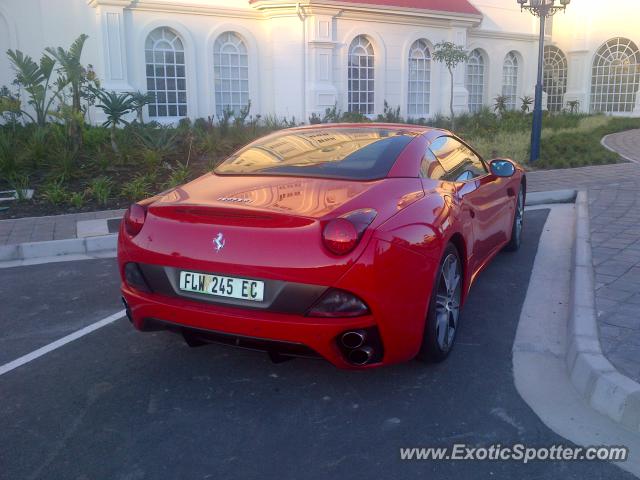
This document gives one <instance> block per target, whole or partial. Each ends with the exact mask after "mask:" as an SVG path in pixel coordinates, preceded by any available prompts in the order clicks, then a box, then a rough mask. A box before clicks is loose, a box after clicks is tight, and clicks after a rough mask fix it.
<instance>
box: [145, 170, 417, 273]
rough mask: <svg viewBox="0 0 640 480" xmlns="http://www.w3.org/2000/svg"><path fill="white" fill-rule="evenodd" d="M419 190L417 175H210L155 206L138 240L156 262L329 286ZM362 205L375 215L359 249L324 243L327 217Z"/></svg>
mask: <svg viewBox="0 0 640 480" xmlns="http://www.w3.org/2000/svg"><path fill="white" fill-rule="evenodd" d="M422 195H423V191H422V186H421V183H420V181H419V179H417V178H414V179H410V178H388V179H384V180H376V181H369V182H361V181H350V180H329V179H319V178H300V177H273V176H268V177H266V176H262V177H257V176H217V175H215V174H207V175H204V176H203V177H200V178H199V179H197V180H195V181H193V182H191V183H189V184H187V185H184V186H182V187H178V188H176V189H174V190H173V191H171V192H169V193H167V194H165V195H163V196H162V197H160V198H159V199H157V200H156V201H154V202H153V203H151V204H150V205H149V207H148V214H147V219H146V221H145V224H144V227H143V229H142V231H141V233H140V234H138V235H137V236H136V237H135V238H134V243H136V244H137V245H138V246H140V247H142V248H144V249H145V250H147V251H148V252H149V253H151V254H152V255H153V257H154V260H153V263H156V264H159V265H166V266H173V267H179V268H184V269H195V270H198V271H207V272H211V273H219V274H227V275H237V276H243V275H244V276H248V277H256V278H271V279H277V280H286V281H294V282H301V283H313V284H318V285H330V284H332V283H333V282H335V281H336V280H337V279H338V278H340V276H341V275H342V274H344V273H345V272H346V270H347V269H348V268H349V267H350V266H351V265H352V264H353V263H354V262H355V261H356V260H357V259H358V257H359V256H360V255H361V254H362V252H363V251H364V249H365V248H366V244H367V243H368V241H369V239H370V237H371V233H372V230H373V229H374V228H375V227H376V225H379V224H380V223H382V222H384V221H385V220H387V219H388V218H389V217H391V216H392V215H393V214H394V213H395V212H397V211H399V210H400V209H401V208H404V207H405V206H407V205H409V204H410V203H412V202H413V201H414V200H415V199H417V198H420V196H422ZM361 208H373V209H375V210H376V211H377V212H378V214H377V216H376V218H375V220H374V221H373V223H372V224H371V225H370V227H369V228H368V229H367V231H366V232H365V233H364V235H363V237H362V239H361V240H360V242H359V244H358V246H357V247H356V248H355V249H354V250H353V251H352V252H350V253H349V254H347V255H344V256H336V255H334V254H332V253H330V252H329V251H328V250H327V249H326V248H325V247H324V245H323V243H322V229H323V228H324V225H325V224H326V222H327V221H329V220H331V219H333V218H335V217H338V216H340V215H342V214H344V213H348V212H351V211H353V210H357V209H361ZM221 244H222V245H221Z"/></svg>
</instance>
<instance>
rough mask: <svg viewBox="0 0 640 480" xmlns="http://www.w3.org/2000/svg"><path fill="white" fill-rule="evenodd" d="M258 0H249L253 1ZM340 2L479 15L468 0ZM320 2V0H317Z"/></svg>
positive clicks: (359, 0) (365, 0) (362, 0)
mask: <svg viewBox="0 0 640 480" xmlns="http://www.w3.org/2000/svg"><path fill="white" fill-rule="evenodd" d="M257 1H258V0H250V1H249V3H255V2H257ZM333 1H336V2H342V3H357V4H361V5H379V6H385V7H400V8H415V9H418V10H432V11H436V12H453V13H466V14H473V15H481V13H480V12H479V11H478V9H476V8H475V7H474V6H473V5H471V3H470V2H469V1H468V0H333ZM318 3H321V0H320V1H319V2H318Z"/></svg>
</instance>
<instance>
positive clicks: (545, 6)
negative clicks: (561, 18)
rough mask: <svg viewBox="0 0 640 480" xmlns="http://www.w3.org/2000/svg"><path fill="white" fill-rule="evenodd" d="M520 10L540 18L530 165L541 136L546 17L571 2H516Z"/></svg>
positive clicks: (537, 153) (527, 0)
mask: <svg viewBox="0 0 640 480" xmlns="http://www.w3.org/2000/svg"><path fill="white" fill-rule="evenodd" d="M516 1H517V2H518V4H519V5H520V10H529V11H530V12H531V13H532V14H534V15H535V16H537V17H539V18H540V40H539V44H538V80H537V83H536V99H535V103H534V107H533V125H532V128H531V156H530V160H531V163H534V162H535V161H536V160H538V158H539V157H540V136H541V134H542V64H543V62H544V26H545V21H546V20H547V18H548V17H551V16H553V15H554V14H555V13H556V12H559V11H560V10H563V11H564V10H565V9H566V8H567V5H569V3H571V0H559V2H558V3H559V4H560V5H556V4H555V3H556V0H516Z"/></svg>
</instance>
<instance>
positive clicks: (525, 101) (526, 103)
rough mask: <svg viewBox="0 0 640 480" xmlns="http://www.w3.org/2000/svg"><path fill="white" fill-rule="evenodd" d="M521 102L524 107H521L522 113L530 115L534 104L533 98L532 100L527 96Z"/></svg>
mask: <svg viewBox="0 0 640 480" xmlns="http://www.w3.org/2000/svg"><path fill="white" fill-rule="evenodd" d="M520 101H521V102H522V105H520V110H521V111H522V113H528V112H529V108H530V107H531V105H532V104H533V98H531V97H530V96H528V95H526V96H524V97H521V98H520Z"/></svg>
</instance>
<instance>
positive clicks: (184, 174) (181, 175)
mask: <svg viewBox="0 0 640 480" xmlns="http://www.w3.org/2000/svg"><path fill="white" fill-rule="evenodd" d="M189 176H190V171H189V165H187V164H181V163H179V164H178V166H177V167H175V168H173V170H172V171H171V175H169V179H168V180H167V182H166V183H165V186H166V187H167V188H174V187H177V186H178V185H182V184H183V183H187V181H188V180H189Z"/></svg>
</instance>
